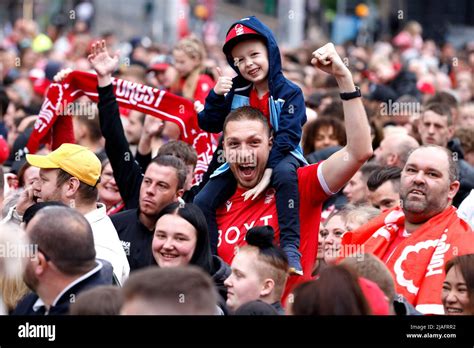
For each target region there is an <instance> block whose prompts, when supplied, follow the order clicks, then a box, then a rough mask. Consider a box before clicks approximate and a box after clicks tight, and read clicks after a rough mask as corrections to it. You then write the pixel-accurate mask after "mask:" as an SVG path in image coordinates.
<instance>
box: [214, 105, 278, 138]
mask: <svg viewBox="0 0 474 348" xmlns="http://www.w3.org/2000/svg"><path fill="white" fill-rule="evenodd" d="M242 120H248V121H258V122H261V123H262V124H263V126H264V128H265V131H266V133H267V134H268V136H269V137H270V136H271V129H270V125H269V124H268V121H267V119H266V118H265V116H263V114H262V112H261V111H260V110H258V109H256V108H254V107H251V106H241V107H240V108H237V109H235V110H232V111H231V112H230V113H229V115H227V117H226V119H225V121H224V126H223V130H224V137H225V129H226V128H227V124H228V123H229V122H232V121H242Z"/></svg>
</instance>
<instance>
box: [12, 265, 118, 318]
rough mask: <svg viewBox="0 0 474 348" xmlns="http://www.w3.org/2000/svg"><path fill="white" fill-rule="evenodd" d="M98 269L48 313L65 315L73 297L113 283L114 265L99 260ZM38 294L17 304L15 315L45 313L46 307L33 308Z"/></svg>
mask: <svg viewBox="0 0 474 348" xmlns="http://www.w3.org/2000/svg"><path fill="white" fill-rule="evenodd" d="M97 268H98V269H97V270H96V271H95V272H94V273H92V274H90V275H89V276H88V277H86V278H85V279H82V280H81V281H80V282H78V283H77V284H74V285H73V286H72V287H71V288H70V289H68V290H67V291H66V292H65V293H64V294H62V296H61V297H60V298H59V300H58V301H57V302H56V304H55V305H54V306H51V308H50V309H49V312H48V315H64V314H68V312H69V305H70V304H71V298H75V297H77V295H78V294H79V293H81V292H82V291H84V290H87V289H90V288H92V287H95V286H99V285H112V284H113V268H112V265H111V264H110V263H109V262H107V261H104V260H100V262H99V261H98V264H97ZM38 298H39V297H38V295H37V294H35V293H30V294H28V295H26V296H25V297H24V298H23V299H22V300H21V301H20V302H19V303H18V305H17V306H16V308H15V310H14V311H13V313H12V314H13V315H45V314H46V313H45V310H46V308H45V307H40V308H39V309H38V310H37V311H35V310H34V309H33V306H34V304H35V303H36V301H37V300H38Z"/></svg>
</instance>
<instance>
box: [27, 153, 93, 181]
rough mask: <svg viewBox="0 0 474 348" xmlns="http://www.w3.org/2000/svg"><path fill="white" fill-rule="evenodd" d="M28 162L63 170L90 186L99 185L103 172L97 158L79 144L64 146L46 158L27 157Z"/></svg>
mask: <svg viewBox="0 0 474 348" xmlns="http://www.w3.org/2000/svg"><path fill="white" fill-rule="evenodd" d="M26 161H27V162H28V163H29V164H31V165H32V166H34V167H38V168H42V169H62V170H64V171H65V172H66V173H68V174H70V175H72V176H74V177H76V178H77V179H79V181H81V182H83V183H85V184H87V185H89V186H95V185H97V183H98V182H99V179H100V172H101V171H102V165H101V164H100V160H99V159H98V158H97V156H96V155H95V154H94V153H93V152H92V151H91V150H89V149H88V148H87V147H84V146H81V145H77V144H62V145H61V146H60V147H58V148H57V149H56V150H54V151H53V152H51V153H50V154H48V155H45V156H42V155H26Z"/></svg>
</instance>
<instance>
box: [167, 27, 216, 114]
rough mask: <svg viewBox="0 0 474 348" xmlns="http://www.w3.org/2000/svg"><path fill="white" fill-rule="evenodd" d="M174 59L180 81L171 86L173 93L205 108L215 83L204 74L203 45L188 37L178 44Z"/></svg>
mask: <svg viewBox="0 0 474 348" xmlns="http://www.w3.org/2000/svg"><path fill="white" fill-rule="evenodd" d="M173 58H174V61H175V62H174V67H175V68H176V70H177V72H178V79H177V80H176V81H175V83H174V84H173V86H171V92H172V93H174V94H179V95H182V96H183V97H185V98H188V99H191V100H193V101H196V102H199V103H200V104H202V105H203V106H204V102H205V100H206V97H207V95H208V93H209V91H210V90H211V89H212V88H213V87H214V84H215V83H214V80H213V79H212V78H211V77H210V76H209V75H206V74H203V73H202V71H203V70H204V61H205V59H206V51H205V48H204V45H203V43H202V42H201V41H200V40H199V39H198V38H197V37H195V36H188V37H186V38H184V39H182V40H180V41H179V42H178V43H177V44H176V46H175V47H174V49H173ZM199 103H198V104H199ZM198 111H199V110H198Z"/></svg>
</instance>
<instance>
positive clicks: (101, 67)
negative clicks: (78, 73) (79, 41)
mask: <svg viewBox="0 0 474 348" xmlns="http://www.w3.org/2000/svg"><path fill="white" fill-rule="evenodd" d="M87 59H88V60H89V63H90V64H91V65H92V68H93V69H94V70H95V71H96V73H97V75H98V76H99V77H104V76H109V75H112V73H113V72H114V71H115V69H117V67H118V63H119V57H118V52H117V53H115V54H114V55H113V56H110V55H109V52H108V51H107V46H106V45H105V40H101V41H96V42H94V43H93V44H92V48H91V54H89V56H87Z"/></svg>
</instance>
